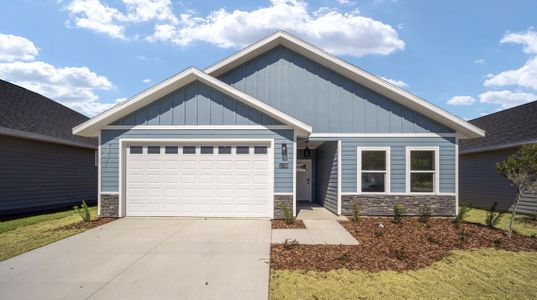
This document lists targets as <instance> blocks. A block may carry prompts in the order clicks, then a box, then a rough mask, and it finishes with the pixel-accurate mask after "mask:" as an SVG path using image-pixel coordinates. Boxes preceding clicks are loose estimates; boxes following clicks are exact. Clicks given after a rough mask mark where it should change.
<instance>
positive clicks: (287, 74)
mask: <svg viewBox="0 0 537 300" xmlns="http://www.w3.org/2000/svg"><path fill="white" fill-rule="evenodd" d="M219 79H220V80H222V81H224V82H225V83H227V84H230V85H231V86H233V87H235V88H237V89H239V90H241V91H243V92H245V93H247V94H250V95H252V96H254V97H256V98H257V99H259V100H261V101H263V102H265V103H267V104H269V105H271V106H272V107H274V108H276V109H278V110H280V111H283V112H284V113H286V114H288V115H290V116H292V117H294V118H296V119H299V120H301V121H303V122H305V123H307V124H309V125H311V126H312V127H313V131H314V132H317V133H319V132H321V133H329V132H330V133H349V132H352V133H425V132H435V133H448V132H453V130H452V129H450V128H447V127H445V126H444V125H441V124H439V123H438V122H436V121H433V120H431V119H430V118H428V117H426V116H424V115H422V114H420V113H418V112H415V111H413V110H411V109H409V108H407V107H405V106H403V105H401V104H399V103H397V102H395V101H393V100H390V99H388V98H386V97H384V96H382V95H380V94H379V93H377V92H375V91H373V90H371V89H368V88H366V87H364V86H361V85H360V84H358V83H356V82H354V81H351V80H350V79H348V78H345V77H344V76H341V75H339V74H337V73H336V72H334V71H331V70H329V69H327V68H326V67H324V66H322V65H320V64H319V63H316V62H314V61H312V60H310V59H308V58H306V57H304V56H302V55H300V54H298V53H296V52H294V51H292V50H290V49H288V48H285V47H283V46H279V47H276V48H274V49H272V50H270V51H267V52H266V53H264V54H261V55H259V56H257V57H255V58H253V59H251V60H250V61H248V62H246V63H244V64H242V65H240V66H238V67H236V68H234V69H233V70H230V71H229V72H227V73H224V74H222V75H221V76H219Z"/></svg>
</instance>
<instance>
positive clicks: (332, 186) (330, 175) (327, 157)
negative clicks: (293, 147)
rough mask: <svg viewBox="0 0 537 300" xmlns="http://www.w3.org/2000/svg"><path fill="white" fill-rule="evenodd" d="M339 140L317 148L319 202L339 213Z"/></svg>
mask: <svg viewBox="0 0 537 300" xmlns="http://www.w3.org/2000/svg"><path fill="white" fill-rule="evenodd" d="M337 152H338V151H337V142H326V143H324V144H322V145H320V146H319V147H317V148H316V149H315V155H316V159H315V160H316V163H315V164H316V167H317V172H316V190H317V191H316V197H317V202H319V204H321V205H323V206H324V207H325V208H326V209H328V210H329V211H331V212H333V213H335V214H337V201H338V188H337V185H338V178H337V176H338V171H337V166H338V163H337V159H338V153H337Z"/></svg>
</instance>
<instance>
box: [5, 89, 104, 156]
mask: <svg viewBox="0 0 537 300" xmlns="http://www.w3.org/2000/svg"><path fill="white" fill-rule="evenodd" d="M87 119H88V117H86V116H84V115H82V114H80V113H78V112H76V111H74V110H72V109H70V108H67V107H65V106H63V105H61V104H59V103H57V102H56V101H53V100H51V99H49V98H47V97H45V96H42V95H40V94H38V93H35V92H32V91H29V90H27V89H25V88H23V87H20V86H18V85H15V84H12V83H9V82H7V81H4V80H0V134H3V135H10V136H16V137H21V138H28V139H33V140H40V141H46V142H51V143H58V144H66V145H72V146H78V147H85V148H97V140H96V139H94V138H85V137H80V136H75V135H73V133H72V127H73V126H75V125H77V124H80V123H81V122H84V121H86V120H87Z"/></svg>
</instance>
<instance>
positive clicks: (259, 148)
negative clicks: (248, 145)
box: [254, 146, 267, 154]
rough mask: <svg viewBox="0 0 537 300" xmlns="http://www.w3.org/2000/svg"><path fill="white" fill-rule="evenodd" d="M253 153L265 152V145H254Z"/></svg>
mask: <svg viewBox="0 0 537 300" xmlns="http://www.w3.org/2000/svg"><path fill="white" fill-rule="evenodd" d="M254 153H255V154H267V146H254Z"/></svg>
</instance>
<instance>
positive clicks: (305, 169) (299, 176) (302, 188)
mask: <svg viewBox="0 0 537 300" xmlns="http://www.w3.org/2000/svg"><path fill="white" fill-rule="evenodd" d="M296 190H297V191H296V198H297V200H298V201H310V202H311V160H307V159H304V160H301V159H299V160H297V164H296Z"/></svg>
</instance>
